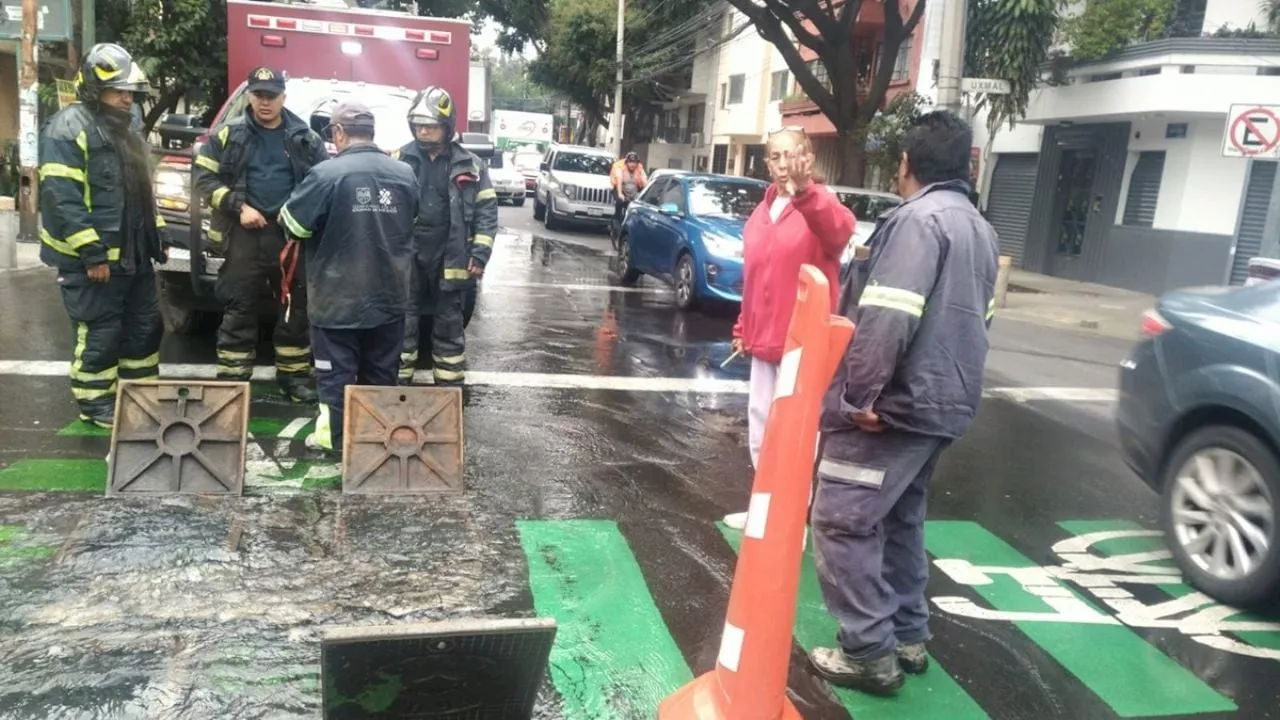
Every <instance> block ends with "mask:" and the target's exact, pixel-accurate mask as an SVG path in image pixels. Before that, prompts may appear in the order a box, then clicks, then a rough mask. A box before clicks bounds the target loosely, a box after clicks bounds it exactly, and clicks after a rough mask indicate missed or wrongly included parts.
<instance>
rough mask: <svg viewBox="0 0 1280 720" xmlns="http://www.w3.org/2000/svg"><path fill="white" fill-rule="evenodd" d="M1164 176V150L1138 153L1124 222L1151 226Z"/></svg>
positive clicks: (1125, 208)
mask: <svg viewBox="0 0 1280 720" xmlns="http://www.w3.org/2000/svg"><path fill="white" fill-rule="evenodd" d="M1162 177H1164V151H1163V150H1159V151H1155V152H1144V153H1138V162H1137V163H1136V164H1135V165H1134V166H1133V174H1132V175H1130V176H1129V193H1128V194H1127V195H1126V196H1125V201H1124V224H1125V225H1130V226H1133V227H1147V228H1149V227H1151V226H1152V224H1154V223H1155V220H1156V203H1157V202H1158V201H1159V200H1160V179H1161V178H1162Z"/></svg>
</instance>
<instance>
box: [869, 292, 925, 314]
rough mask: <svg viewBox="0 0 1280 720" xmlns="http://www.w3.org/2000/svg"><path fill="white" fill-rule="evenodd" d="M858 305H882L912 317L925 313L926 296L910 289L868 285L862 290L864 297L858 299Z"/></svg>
mask: <svg viewBox="0 0 1280 720" xmlns="http://www.w3.org/2000/svg"><path fill="white" fill-rule="evenodd" d="M858 307H882V308H886V309H889V310H899V311H901V312H904V313H906V314H908V315H910V316H912V317H920V316H922V315H924V296H923V295H921V294H920V293H914V292H911V291H910V290H901V289H899V288H892V287H885V286H883V285H868V286H867V289H865V290H863V291H862V299H861V300H859V301H858Z"/></svg>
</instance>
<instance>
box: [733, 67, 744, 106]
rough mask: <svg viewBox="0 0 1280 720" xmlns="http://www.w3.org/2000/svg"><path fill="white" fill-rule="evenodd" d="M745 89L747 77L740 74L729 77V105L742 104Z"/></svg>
mask: <svg viewBox="0 0 1280 720" xmlns="http://www.w3.org/2000/svg"><path fill="white" fill-rule="evenodd" d="M746 87H747V76H746V75H743V74H741V73H739V74H737V75H730V76H729V104H730V105H738V104H741V103H742V93H743V91H744V90H746Z"/></svg>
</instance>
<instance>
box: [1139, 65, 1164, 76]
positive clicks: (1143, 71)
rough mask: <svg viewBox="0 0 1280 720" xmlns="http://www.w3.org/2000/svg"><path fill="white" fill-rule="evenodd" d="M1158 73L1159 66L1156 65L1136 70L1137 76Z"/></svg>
mask: <svg viewBox="0 0 1280 720" xmlns="http://www.w3.org/2000/svg"><path fill="white" fill-rule="evenodd" d="M1159 74H1160V68H1158V67H1153V68H1142V69H1141V70H1139V71H1138V77H1151V76H1152V75H1159Z"/></svg>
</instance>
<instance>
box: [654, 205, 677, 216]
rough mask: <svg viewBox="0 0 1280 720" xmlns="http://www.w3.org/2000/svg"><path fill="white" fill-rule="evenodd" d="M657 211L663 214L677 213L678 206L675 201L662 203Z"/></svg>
mask: <svg viewBox="0 0 1280 720" xmlns="http://www.w3.org/2000/svg"><path fill="white" fill-rule="evenodd" d="M658 212H660V213H662V214H663V215H679V214H680V206H679V205H676V204H675V203H662V204H661V205H659V206H658Z"/></svg>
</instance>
